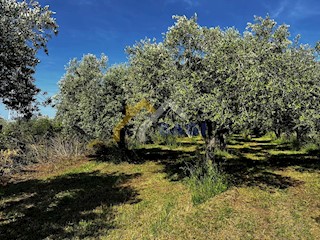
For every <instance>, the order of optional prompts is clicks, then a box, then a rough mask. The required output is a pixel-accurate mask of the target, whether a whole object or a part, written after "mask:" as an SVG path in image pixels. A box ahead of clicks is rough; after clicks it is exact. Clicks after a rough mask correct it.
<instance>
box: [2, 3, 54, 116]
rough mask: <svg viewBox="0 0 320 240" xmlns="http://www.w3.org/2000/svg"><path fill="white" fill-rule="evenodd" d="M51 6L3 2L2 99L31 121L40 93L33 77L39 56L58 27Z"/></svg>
mask: <svg viewBox="0 0 320 240" xmlns="http://www.w3.org/2000/svg"><path fill="white" fill-rule="evenodd" d="M53 14H54V13H53V12H52V11H50V10H49V7H48V6H45V7H41V6H40V4H39V3H38V2H36V1H33V0H31V1H30V2H27V1H16V0H0V99H1V100H2V102H3V103H4V104H5V105H6V106H7V107H9V108H11V109H14V110H18V111H20V112H21V113H22V114H24V115H25V116H26V117H31V113H32V111H33V110H34V109H33V108H32V107H30V106H31V104H32V103H33V102H34V101H35V100H36V99H35V96H36V95H37V93H39V91H40V90H39V89H38V88H37V87H36V86H35V84H34V77H33V74H34V72H35V67H36V65H37V64H38V63H39V59H38V58H37V56H36V54H37V52H38V50H40V49H44V51H45V52H46V53H48V49H47V42H48V40H49V39H50V38H51V36H52V35H53V34H57V29H58V25H57V24H56V20H55V19H54V18H53V17H52V16H53Z"/></svg>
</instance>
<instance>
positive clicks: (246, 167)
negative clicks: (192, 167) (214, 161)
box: [0, 135, 320, 240]
mask: <svg viewBox="0 0 320 240" xmlns="http://www.w3.org/2000/svg"><path fill="white" fill-rule="evenodd" d="M177 141H178V142H179V144H177V146H175V147H172V146H165V145H156V144H153V145H147V146H139V149H138V150H137V154H138V155H139V156H140V158H141V162H140V163H139V162H138V163H134V164H133V163H132V164H131V163H121V164H116V163H111V162H102V161H94V160H90V161H89V160H81V161H74V162H70V163H68V164H66V163H61V165H56V166H54V167H52V168H50V167H41V166H40V167H38V168H35V170H36V171H37V172H34V173H30V174H29V175H26V176H20V178H21V179H22V180H16V181H15V182H13V183H9V184H8V185H7V186H4V187H2V188H1V189H0V194H1V193H2V195H0V239H121V240H122V239H319V238H320V198H319V196H320V163H319V158H318V155H316V154H313V153H314V149H311V150H312V151H311V150H310V149H309V150H308V149H301V150H291V149H290V148H288V146H287V145H286V144H285V143H279V142H276V141H274V140H272V139H271V138H270V137H267V136H265V137H262V138H252V139H250V140H249V139H243V138H242V137H241V136H236V135H235V136H233V138H231V139H230V140H229V145H228V148H227V151H220V152H219V151H218V152H217V153H216V154H217V155H218V156H219V158H218V159H220V160H221V162H220V170H223V172H224V174H227V175H228V182H229V184H228V186H229V188H228V189H225V188H224V187H222V188H221V187H218V189H219V190H217V191H215V190H212V189H211V188H212V187H213V186H215V185H214V184H211V183H212V181H213V177H215V176H217V175H219V173H220V172H219V171H220V170H219V171H218V172H217V171H216V169H215V168H214V169H213V174H212V175H210V174H209V175H207V176H211V177H208V179H206V178H204V179H202V180H201V181H200V185H199V181H198V180H199V179H197V180H195V182H194V183H192V184H194V189H192V187H191V188H190V184H188V180H189V181H191V182H192V180H190V178H189V179H188V178H186V177H185V175H184V171H183V167H184V166H185V162H189V164H192V163H195V162H196V161H197V159H199V154H201V152H202V151H203V150H202V149H201V148H202V144H203V141H202V140H201V139H188V138H182V139H178V140H177ZM310 148H311V147H310ZM224 174H223V175H222V176H224ZM195 176H197V175H195ZM201 176H203V175H201ZM191 179H192V177H191ZM186 183H187V184H186ZM189 183H190V182H189ZM192 184H191V185H192ZM201 184H203V185H201ZM199 186H201V187H199ZM217 186H219V184H218V185H217ZM221 186H225V185H221ZM202 187H203V189H204V190H201V188H202ZM197 188H199V192H200V193H201V192H204V193H205V194H204V195H203V196H201V197H200V198H199V199H200V200H197V197H196V198H195V197H194V196H195V195H196V194H195V191H198V189H197ZM195 189H196V190H195ZM221 189H222V190H223V191H221ZM224 190H225V191H224ZM211 191H212V192H213V193H214V194H212V195H211V196H210V197H208V196H209V194H210V193H211ZM208 193H209V194H208ZM216 193H218V194H216ZM200 195H201V194H200ZM207 195H208V196H207ZM195 203H197V204H195Z"/></svg>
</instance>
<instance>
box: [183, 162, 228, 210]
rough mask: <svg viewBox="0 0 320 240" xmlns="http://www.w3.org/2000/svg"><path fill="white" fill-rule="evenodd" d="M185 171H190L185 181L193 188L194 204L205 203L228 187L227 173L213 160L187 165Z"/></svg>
mask: <svg viewBox="0 0 320 240" xmlns="http://www.w3.org/2000/svg"><path fill="white" fill-rule="evenodd" d="M185 171H186V172H188V173H189V176H188V177H187V178H186V180H185V181H186V183H187V185H188V186H189V188H190V190H191V194H192V202H193V204H194V205H198V204H201V203H204V202H206V201H207V200H208V199H210V198H212V197H214V196H216V195H218V194H220V193H222V192H224V191H226V190H227V189H228V181H227V177H226V175H225V174H224V173H223V172H222V171H221V170H219V168H218V166H217V165H216V164H212V163H211V161H209V162H208V161H201V163H197V164H196V165H193V166H187V167H186V168H185Z"/></svg>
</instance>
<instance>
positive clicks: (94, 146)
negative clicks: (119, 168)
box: [87, 139, 108, 155]
mask: <svg viewBox="0 0 320 240" xmlns="http://www.w3.org/2000/svg"><path fill="white" fill-rule="evenodd" d="M87 150H88V151H89V154H93V155H104V154H107V152H108V146H107V144H106V143H105V142H104V141H102V140H100V139H94V140H92V141H90V142H89V143H88V144H87Z"/></svg>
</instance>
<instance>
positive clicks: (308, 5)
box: [266, 0, 320, 20]
mask: <svg viewBox="0 0 320 240" xmlns="http://www.w3.org/2000/svg"><path fill="white" fill-rule="evenodd" d="M266 8H267V9H268V11H269V12H270V16H271V17H272V18H279V17H284V18H288V19H292V20H298V19H305V18H308V17H313V16H320V7H319V6H318V5H314V4H312V1H308V0H290V1H288V0H282V1H280V2H279V3H278V4H277V5H276V6H270V5H268V6H266Z"/></svg>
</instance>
